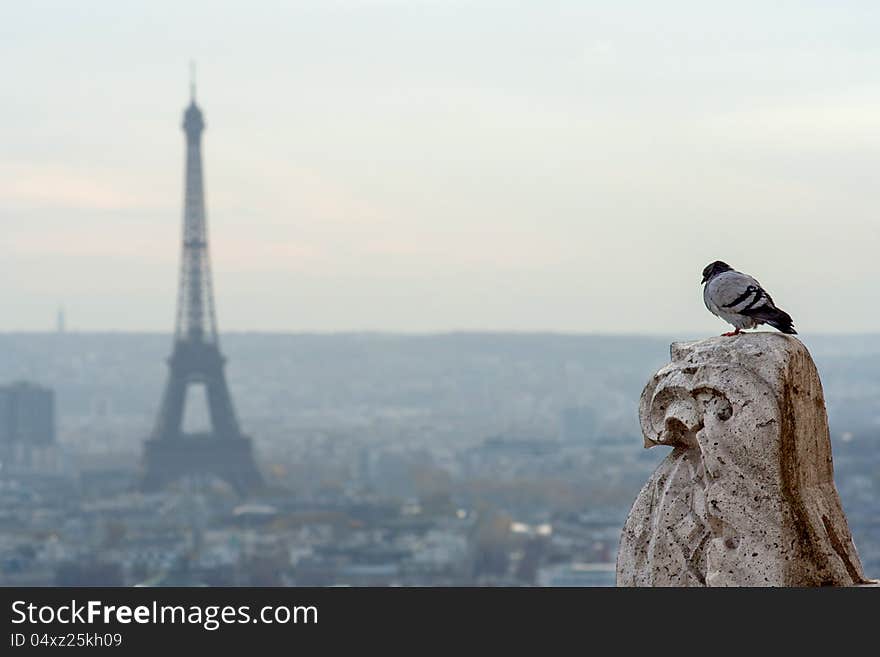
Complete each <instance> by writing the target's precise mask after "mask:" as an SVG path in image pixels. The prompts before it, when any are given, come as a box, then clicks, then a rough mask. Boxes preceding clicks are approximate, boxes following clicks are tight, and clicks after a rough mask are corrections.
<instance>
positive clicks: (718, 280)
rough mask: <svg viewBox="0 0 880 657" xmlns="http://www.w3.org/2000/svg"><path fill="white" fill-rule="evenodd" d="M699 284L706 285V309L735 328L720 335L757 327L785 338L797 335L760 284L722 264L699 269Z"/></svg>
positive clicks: (729, 334) (715, 263)
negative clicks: (786, 335) (775, 331)
mask: <svg viewBox="0 0 880 657" xmlns="http://www.w3.org/2000/svg"><path fill="white" fill-rule="evenodd" d="M703 283H705V284H706V287H704V288H703V302H704V303H705V304H706V308H708V309H709V311H710V312H711V313H712V314H713V315H716V316H718V317H720V318H721V319H723V320H724V321H725V322H728V323H730V324H733V326H734V328H735V329H736V330H735V331H731V332H729V333H722V335H725V336H731V335H739V334H740V333H741V332H742V330H743V329H750V328H755V327H756V326H758V325H759V324H769V325H770V326H772V327H774V328H776V329H778V330H780V331H782V332H783V333H788V334H789V335H796V334H797V331H795V330H794V326H793V325H792V319H791V316H790V315H789V314H788V313H787V312H785V311H784V310H780V309H779V308H777V307H776V305H775V304H774V303H773V299H771V298H770V295H769V294H767V291H766V290H765V289H764V288H763V287H761V284H760V283H759V282H758V281H756V280H755V279H754V278H752V277H751V276H749V275H748V274H743V273H742V272H738V271H736V270H735V269H734V268H733V267H731V266H730V265H728V264H727V263H726V262H721V261H720V260H716V261H715V262H713V263H711V264H710V265H707V266H706V268H705V269H704V270H703Z"/></svg>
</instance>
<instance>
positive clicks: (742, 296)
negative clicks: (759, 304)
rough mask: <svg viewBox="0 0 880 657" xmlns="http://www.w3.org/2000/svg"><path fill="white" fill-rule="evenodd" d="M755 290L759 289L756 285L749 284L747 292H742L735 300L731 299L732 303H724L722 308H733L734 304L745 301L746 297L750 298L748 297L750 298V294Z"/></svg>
mask: <svg viewBox="0 0 880 657" xmlns="http://www.w3.org/2000/svg"><path fill="white" fill-rule="evenodd" d="M755 290H757V288H756V287H755V286H754V285H749V286H748V287H747V288H746V291H745V292H743V293H742V294H740V295H739V296H738V297H737V298H736V299H734V300H733V301H731V302H730V303H726V304H724V305H723V306H721V307H722V308H732V307H733V306H736V305H737V304H740V303H742V302H743V301H745V300H746V299H748V298H749V295H750V294H751V293H752V292H754V291H755ZM758 296H760V294H759V295H758Z"/></svg>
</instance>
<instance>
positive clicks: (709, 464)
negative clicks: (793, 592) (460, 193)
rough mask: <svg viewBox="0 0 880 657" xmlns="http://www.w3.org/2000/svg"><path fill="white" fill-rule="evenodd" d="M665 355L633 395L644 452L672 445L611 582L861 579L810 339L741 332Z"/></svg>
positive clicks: (634, 514) (632, 520)
mask: <svg viewBox="0 0 880 657" xmlns="http://www.w3.org/2000/svg"><path fill="white" fill-rule="evenodd" d="M670 351H671V356H672V362H671V363H670V364H668V365H667V366H665V367H663V368H662V369H661V370H660V371H659V372H657V373H656V374H655V375H654V377H653V378H652V379H651V380H650V381H649V382H648V385H647V386H646V387H645V390H644V391H643V392H642V397H641V401H640V404H639V419H640V421H641V425H642V432H643V434H644V438H645V446H646V447H653V446H655V445H668V446H669V447H671V448H672V452H671V453H670V454H669V455H668V456H667V457H666V459H665V460H664V461H663V462H662V463H661V464H660V466H659V467H658V468H657V470H656V471H655V472H654V474H653V475H652V476H651V478H650V479H649V480H648V482H647V483H646V484H645V486H644V487H643V488H642V490H641V492H640V493H639V496H638V498H637V499H636V501H635V504H634V505H633V507H632V510H631V511H630V514H629V517H628V518H627V520H626V524H625V526H624V528H623V533H622V535H621V539H620V548H619V551H618V556H617V585H618V586H821V585H833V586H847V585H852V584H859V583H864V582H866V581H867V580H865V577H864V575H863V573H862V566H861V563H860V561H859V556H858V553H857V552H856V549H855V546H854V545H853V542H852V537H851V536H850V532H849V527H848V526H847V522H846V516H845V515H844V513H843V509H842V508H841V505H840V499H839V498H838V495H837V490H836V489H835V487H834V479H833V468H832V463H831V442H830V438H829V434H828V419H827V415H826V412H825V399H824V397H823V394H822V384H821V382H820V381H819V375H818V373H817V372H816V367H815V365H814V364H813V360H812V358H811V357H810V354H809V352H808V351H807V349H806V347H804V345H803V344H801V342H799V341H798V340H797V339H796V338H793V337H790V336H786V335H781V334H777V333H750V334H742V335H739V336H737V337H734V338H710V339H708V340H702V341H700V342H690V343H674V344H673V345H672V348H671V350H670Z"/></svg>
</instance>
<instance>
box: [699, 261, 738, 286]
mask: <svg viewBox="0 0 880 657" xmlns="http://www.w3.org/2000/svg"><path fill="white" fill-rule="evenodd" d="M731 269H733V267H731V266H730V265H728V264H727V263H726V262H721V261H720V260H716V261H715V262H713V263H711V264H708V265H706V268H705V269H704V270H703V280H702V281H700V282H701V283H706V282H708V281H710V280H711V279H712V278H714V277H715V276H717V275H718V274H720V273H722V272H725V271H730V270H731Z"/></svg>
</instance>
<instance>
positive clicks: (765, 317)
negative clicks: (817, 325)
mask: <svg viewBox="0 0 880 657" xmlns="http://www.w3.org/2000/svg"><path fill="white" fill-rule="evenodd" d="M752 317H754V318H755V319H757V320H759V321H761V322H764V323H765V324H769V325H770V326H772V327H773V328H775V329H777V330H778V331H781V332H782V333H787V334H789V335H797V331H795V330H794V322H792V319H791V315H789V314H788V313H787V312H785V311H784V310H779V308H767V307H766V306H765V307H764V308H761V309H760V311H759V312H756V313H755V314H753V315H752Z"/></svg>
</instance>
